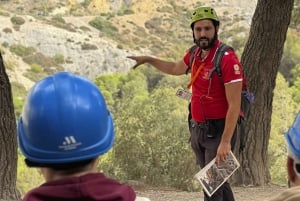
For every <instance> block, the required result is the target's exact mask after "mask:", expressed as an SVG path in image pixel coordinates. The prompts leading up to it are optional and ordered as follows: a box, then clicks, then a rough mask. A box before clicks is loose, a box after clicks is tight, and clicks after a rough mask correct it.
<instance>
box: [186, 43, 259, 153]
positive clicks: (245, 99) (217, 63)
mask: <svg viewBox="0 0 300 201" xmlns="http://www.w3.org/2000/svg"><path fill="white" fill-rule="evenodd" d="M196 49H197V45H194V46H192V47H191V48H190V50H189V51H190V53H191V56H190V61H189V65H188V68H187V70H186V74H187V73H188V72H189V71H190V70H191V64H192V63H193V60H194V55H195V51H196ZM227 50H234V49H233V48H232V47H231V46H229V45H227V44H225V43H220V45H219V47H218V49H217V51H216V54H215V57H214V61H213V63H214V66H213V68H212V69H211V70H210V72H209V74H208V77H209V78H211V76H212V73H213V72H216V73H217V75H218V76H219V78H220V79H221V78H222V70H221V61H222V58H223V56H224V53H225V52H226V51H227ZM253 101H254V95H253V93H251V92H249V91H248V88H247V80H246V78H245V77H243V88H242V94H241V111H242V113H243V115H242V116H240V118H239V121H238V124H239V125H240V131H241V132H240V140H241V141H240V151H242V150H243V148H244V147H245V123H246V122H245V121H246V117H247V116H248V114H249V112H250V104H251V103H252V102H253ZM188 108H189V114H188V122H189V121H190V119H191V118H192V116H191V104H190V103H189V106H188ZM189 126H190V124H189Z"/></svg>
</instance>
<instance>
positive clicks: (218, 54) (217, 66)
mask: <svg viewBox="0 0 300 201" xmlns="http://www.w3.org/2000/svg"><path fill="white" fill-rule="evenodd" d="M229 49H231V50H233V48H232V47H230V46H229V45H226V44H225V43H221V44H220V45H219V47H218V49H217V51H216V54H215V56H214V67H213V68H212V69H211V70H210V72H209V74H208V75H209V78H211V76H212V73H213V72H214V71H216V73H217V74H218V76H219V77H221V76H222V70H221V61H222V58H223V56H224V53H225V52H226V51H227V50H229Z"/></svg>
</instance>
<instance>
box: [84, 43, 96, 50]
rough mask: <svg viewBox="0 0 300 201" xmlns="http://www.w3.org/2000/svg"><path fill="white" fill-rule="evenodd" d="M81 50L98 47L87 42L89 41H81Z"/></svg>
mask: <svg viewBox="0 0 300 201" xmlns="http://www.w3.org/2000/svg"><path fill="white" fill-rule="evenodd" d="M81 49H82V50H96V49H98V47H97V46H96V45H94V44H89V43H83V44H82V45H81Z"/></svg>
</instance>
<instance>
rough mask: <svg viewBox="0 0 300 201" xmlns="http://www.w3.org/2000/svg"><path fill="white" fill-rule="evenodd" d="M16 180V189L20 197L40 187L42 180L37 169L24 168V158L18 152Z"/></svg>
mask: <svg viewBox="0 0 300 201" xmlns="http://www.w3.org/2000/svg"><path fill="white" fill-rule="evenodd" d="M17 178H18V180H17V187H18V190H19V191H20V193H21V195H24V194H25V193H26V192H28V191H29V190H30V189H32V188H34V187H37V186H39V185H41V183H42V182H43V178H42V176H41V175H40V174H39V172H38V169H37V168H29V167H27V166H26V164H25V162H24V156H23V155H22V154H21V152H20V151H19V153H18V169H17ZM20 178H21V179H20Z"/></svg>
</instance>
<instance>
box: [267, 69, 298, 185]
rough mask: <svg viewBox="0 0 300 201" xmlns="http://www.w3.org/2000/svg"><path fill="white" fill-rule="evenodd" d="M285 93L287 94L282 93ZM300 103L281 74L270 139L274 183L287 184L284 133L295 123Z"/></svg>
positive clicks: (279, 75) (275, 94)
mask: <svg viewBox="0 0 300 201" xmlns="http://www.w3.org/2000/svg"><path fill="white" fill-rule="evenodd" d="M283 91H285V92H286V93H282V92H283ZM297 103H299V102H295V101H294V100H293V99H292V96H291V93H289V90H288V83H287V81H286V80H285V79H284V77H283V76H282V75H281V74H278V76H277V79H276V88H275V91H274V101H273V112H272V122H271V135H270V139H269V149H268V155H269V161H270V164H269V169H270V174H271V177H272V181H273V182H274V183H281V184H286V182H287V180H286V179H287V178H286V166H285V163H286V146H285V139H284V133H285V132H286V131H287V129H288V127H289V126H290V125H291V124H292V123H293V120H294V117H295V114H296V113H297V111H298V109H299V106H297V105H298V104H297Z"/></svg>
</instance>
